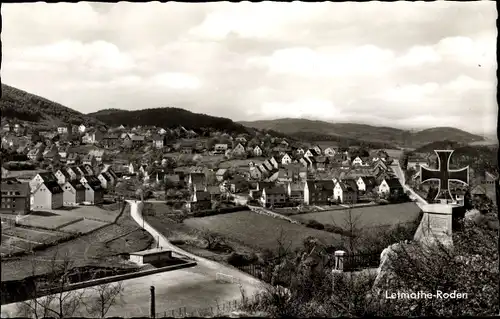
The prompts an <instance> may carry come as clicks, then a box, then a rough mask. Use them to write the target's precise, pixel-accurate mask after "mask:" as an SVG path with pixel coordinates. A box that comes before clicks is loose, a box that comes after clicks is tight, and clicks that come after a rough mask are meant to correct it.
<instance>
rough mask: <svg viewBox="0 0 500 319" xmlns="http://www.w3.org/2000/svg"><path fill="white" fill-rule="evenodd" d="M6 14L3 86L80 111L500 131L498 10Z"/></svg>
mask: <svg viewBox="0 0 500 319" xmlns="http://www.w3.org/2000/svg"><path fill="white" fill-rule="evenodd" d="M1 9H2V18H3V28H2V45H3V59H2V69H1V71H2V82H3V83H5V84H8V85H12V86H14V87H17V88H20V89H23V90H26V91H28V92H31V93H34V94H37V95H41V96H43V97H46V98H48V99H51V100H54V101H56V102H59V103H61V104H63V105H66V106H68V107H70V108H73V109H75V110H78V111H80V112H82V113H90V112H95V111H98V110H101V109H106V108H119V109H126V110H137V109H145V108H155V107H166V106H172V107H180V108H184V109H187V110H190V111H193V112H197V113H205V114H209V115H215V116H221V117H228V118H231V119H233V120H236V121H243V120H245V121H252V120H262V119H276V118H308V119H319V120H324V121H331V122H354V123H366V124H373V125H378V126H391V127H398V128H409V129H423V128H428V127H436V126H452V127H456V128H460V129H464V130H467V131H469V132H473V133H480V134H490V133H492V132H495V131H496V122H497V114H498V107H497V102H496V85H497V82H496V36H497V30H496V24H495V23H496V22H495V20H496V18H497V13H496V7H495V2H494V1H480V2H449V1H437V2H397V3H394V2H390V3H388V2H386V3H383V2H365V3H361V2H359V3H356V2H343V3H330V2H322V3H320V2H318V3H301V2H293V3H280V2H274V3H273V2H260V3H250V2H241V3H230V2H217V3H176V2H169V3H159V2H149V3H128V2H120V3H115V4H111V3H89V2H79V3H57V4H47V3H43V2H40V3H23V4H3V5H2V8H1Z"/></svg>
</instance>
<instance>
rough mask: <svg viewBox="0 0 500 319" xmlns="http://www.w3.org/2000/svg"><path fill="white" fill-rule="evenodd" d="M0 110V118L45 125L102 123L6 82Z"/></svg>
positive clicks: (3, 87) (0, 101)
mask: <svg viewBox="0 0 500 319" xmlns="http://www.w3.org/2000/svg"><path fill="white" fill-rule="evenodd" d="M0 112H1V116H2V120H13V121H22V122H32V123H38V124H46V125H47V126H56V125H61V124H75V125H80V124H82V123H83V124H85V125H101V124H102V123H101V122H100V121H99V120H97V119H96V118H94V117H91V116H88V115H85V114H83V113H80V112H78V111H75V110H73V109H70V108H69V107H66V106H64V105H62V104H59V103H57V102H54V101H51V100H48V99H46V98H43V97H41V96H38V95H35V94H31V93H28V92H26V91H23V90H20V89H17V88H15V87H12V86H9V85H6V84H2V98H1V100H0Z"/></svg>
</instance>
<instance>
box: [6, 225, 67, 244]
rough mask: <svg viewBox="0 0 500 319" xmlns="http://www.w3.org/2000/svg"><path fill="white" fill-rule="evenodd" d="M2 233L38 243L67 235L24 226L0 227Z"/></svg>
mask: <svg viewBox="0 0 500 319" xmlns="http://www.w3.org/2000/svg"><path fill="white" fill-rule="evenodd" d="M2 234H4V235H8V236H14V237H17V238H22V239H26V240H29V241H33V242H38V243H44V242H51V241H55V240H57V239H59V238H62V237H66V236H67V235H68V234H65V233H63V232H55V231H46V230H38V229H32V228H24V227H11V228H4V229H2Z"/></svg>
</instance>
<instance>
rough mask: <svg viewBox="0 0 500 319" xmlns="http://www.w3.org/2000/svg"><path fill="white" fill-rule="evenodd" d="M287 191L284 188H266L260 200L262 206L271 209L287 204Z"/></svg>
mask: <svg viewBox="0 0 500 319" xmlns="http://www.w3.org/2000/svg"><path fill="white" fill-rule="evenodd" d="M285 201H286V191H285V189H284V188H283V187H274V188H264V189H263V190H262V195H261V198H260V202H261V205H262V206H264V207H271V206H275V205H276V204H278V205H283V204H285Z"/></svg>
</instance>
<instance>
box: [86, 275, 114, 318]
mask: <svg viewBox="0 0 500 319" xmlns="http://www.w3.org/2000/svg"><path fill="white" fill-rule="evenodd" d="M90 290H91V291H93V292H94V294H95V295H94V296H93V297H92V298H88V300H87V301H86V302H85V303H84V305H85V307H86V309H87V312H88V313H89V314H90V315H91V316H93V317H98V318H104V317H105V316H106V314H107V313H108V311H109V309H110V308H111V307H112V306H115V305H117V304H119V303H121V302H122V297H123V292H124V288H123V283H122V282H121V281H120V282H116V283H108V284H102V285H99V286H94V287H91V288H90Z"/></svg>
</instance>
